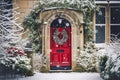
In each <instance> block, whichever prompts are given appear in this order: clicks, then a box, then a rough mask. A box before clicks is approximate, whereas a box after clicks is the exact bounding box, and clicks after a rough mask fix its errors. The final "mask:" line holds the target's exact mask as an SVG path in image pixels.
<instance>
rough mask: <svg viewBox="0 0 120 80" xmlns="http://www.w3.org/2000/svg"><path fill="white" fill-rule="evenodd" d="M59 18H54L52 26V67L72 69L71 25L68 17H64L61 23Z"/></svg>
mask: <svg viewBox="0 0 120 80" xmlns="http://www.w3.org/2000/svg"><path fill="white" fill-rule="evenodd" d="M60 19H61V18H60ZM58 20H59V18H57V19H56V20H54V21H53V23H52V25H51V27H50V49H51V52H50V68H51V69H52V70H54V69H55V70H59V69H60V70H65V69H71V26H70V23H69V22H68V21H67V20H66V19H63V18H62V20H63V21H64V22H63V23H61V24H59V23H57V21H58ZM66 24H69V25H68V26H66Z"/></svg>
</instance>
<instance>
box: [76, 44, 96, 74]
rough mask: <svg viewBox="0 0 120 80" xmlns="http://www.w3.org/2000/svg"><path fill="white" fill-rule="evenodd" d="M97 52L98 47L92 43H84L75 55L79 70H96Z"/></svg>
mask: <svg viewBox="0 0 120 80" xmlns="http://www.w3.org/2000/svg"><path fill="white" fill-rule="evenodd" d="M97 52H98V49H97V48H96V47H95V45H94V43H92V42H89V43H87V44H86V45H85V47H84V50H82V51H81V52H80V53H79V55H78V56H77V65H78V67H79V70H80V71H87V72H96V71H97V67H98V66H97V65H98V64H97V62H98V58H97Z"/></svg>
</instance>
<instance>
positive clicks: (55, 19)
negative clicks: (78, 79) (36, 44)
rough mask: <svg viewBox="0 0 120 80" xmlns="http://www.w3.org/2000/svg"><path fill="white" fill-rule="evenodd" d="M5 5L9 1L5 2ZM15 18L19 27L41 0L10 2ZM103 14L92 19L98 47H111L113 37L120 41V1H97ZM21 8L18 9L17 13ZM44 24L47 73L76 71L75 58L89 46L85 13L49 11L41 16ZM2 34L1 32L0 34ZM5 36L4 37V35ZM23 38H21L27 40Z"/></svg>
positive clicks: (98, 14) (43, 44)
mask: <svg viewBox="0 0 120 80" xmlns="http://www.w3.org/2000/svg"><path fill="white" fill-rule="evenodd" d="M2 1H3V2H6V1H7V0H2ZM9 1H10V2H12V3H13V4H12V6H11V8H13V9H14V10H13V12H12V13H13V15H14V14H15V13H16V12H17V11H18V12H19V14H17V15H14V16H15V17H19V19H17V20H16V21H17V23H22V22H23V20H24V18H25V16H27V15H28V14H29V13H30V11H31V10H32V8H34V7H36V3H38V2H39V0H9ZM95 4H96V6H99V7H100V12H96V13H95V14H94V16H93V17H92V27H93V32H94V40H95V42H96V45H102V44H104V43H110V41H111V34H115V35H117V36H118V38H120V1H119V0H96V1H95ZM16 8H18V9H16ZM15 9H16V10H15ZM41 20H44V23H43V24H42V34H41V36H42V43H41V44H42V53H45V56H46V63H45V64H46V66H45V68H46V70H47V71H52V70H70V71H76V69H77V61H76V56H78V53H79V51H80V50H82V49H83V46H84V44H85V43H86V39H85V25H84V18H83V13H82V12H80V11H77V10H72V9H60V8H56V9H46V10H45V11H43V12H42V13H41V14H39V21H41ZM1 32H2V31H1ZM1 35H2V33H1ZM26 36H27V34H26V33H25V34H23V35H22V38H26ZM1 39H2V38H1Z"/></svg>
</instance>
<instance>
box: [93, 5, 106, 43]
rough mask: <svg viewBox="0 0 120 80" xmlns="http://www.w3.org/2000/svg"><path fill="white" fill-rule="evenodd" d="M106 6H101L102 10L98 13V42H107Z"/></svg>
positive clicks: (96, 30)
mask: <svg viewBox="0 0 120 80" xmlns="http://www.w3.org/2000/svg"><path fill="white" fill-rule="evenodd" d="M105 16H106V12H105V7H101V8H100V12H97V13H96V27H95V28H96V29H95V32H96V43H105V23H106V20H105Z"/></svg>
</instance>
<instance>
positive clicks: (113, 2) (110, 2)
mask: <svg viewBox="0 0 120 80" xmlns="http://www.w3.org/2000/svg"><path fill="white" fill-rule="evenodd" d="M95 4H108V2H107V1H95ZM109 4H120V1H109Z"/></svg>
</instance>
